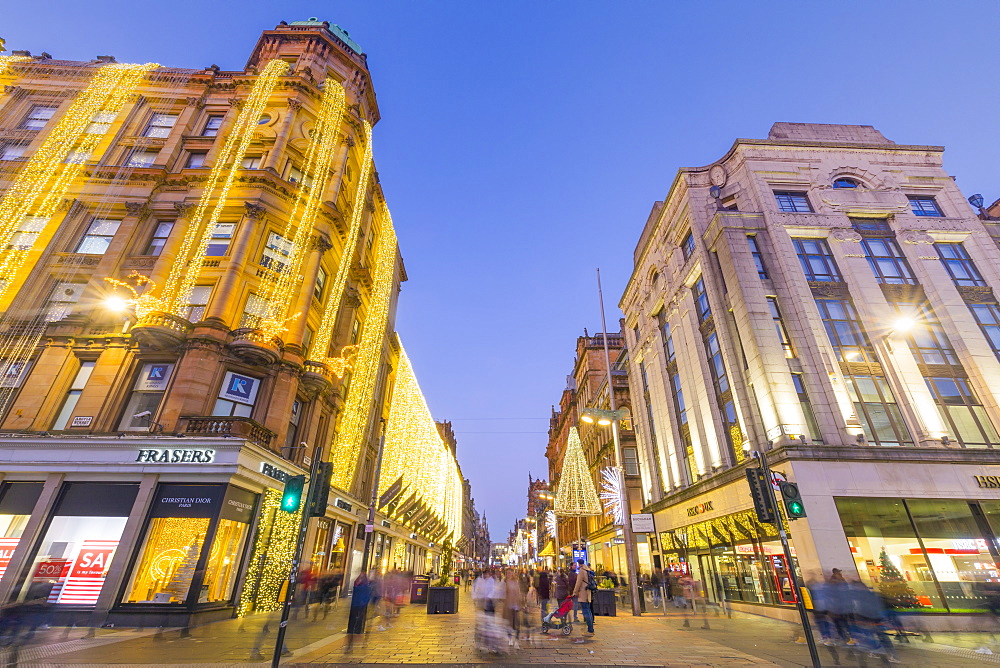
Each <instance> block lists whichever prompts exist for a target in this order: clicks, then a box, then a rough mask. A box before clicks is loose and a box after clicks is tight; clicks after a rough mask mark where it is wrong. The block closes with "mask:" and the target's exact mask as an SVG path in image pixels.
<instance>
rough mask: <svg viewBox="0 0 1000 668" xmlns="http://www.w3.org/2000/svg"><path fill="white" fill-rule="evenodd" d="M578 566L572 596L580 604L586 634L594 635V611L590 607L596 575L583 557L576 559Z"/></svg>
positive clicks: (595, 589)
mask: <svg viewBox="0 0 1000 668" xmlns="http://www.w3.org/2000/svg"><path fill="white" fill-rule="evenodd" d="M576 563H577V565H578V566H579V568H578V569H577V574H576V584H575V585H574V586H573V597H574V598H576V602H577V603H579V604H580V611H581V612H582V613H583V621H585V622H587V634H588V635H591V636H592V635H594V611H593V610H592V609H591V607H590V603H591V600H592V598H591V596H592V593H593V592H595V591H597V575H596V574H595V573H594V571H592V570H591V569H590V567H589V566H587V564H586V563H585V562H584V561H583V559H577V560H576Z"/></svg>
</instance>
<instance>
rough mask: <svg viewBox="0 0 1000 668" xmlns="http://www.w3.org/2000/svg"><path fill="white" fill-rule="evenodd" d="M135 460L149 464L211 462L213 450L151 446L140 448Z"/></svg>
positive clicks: (213, 458) (213, 457) (212, 460)
mask: <svg viewBox="0 0 1000 668" xmlns="http://www.w3.org/2000/svg"><path fill="white" fill-rule="evenodd" d="M135 461H137V462H146V463H149V464H211V463H212V462H214V461H215V450H203V449H200V448H199V449H193V448H185V449H177V450H168V449H162V450H161V449H159V448H151V449H147V450H140V451H139V453H138V454H137V455H136V458H135Z"/></svg>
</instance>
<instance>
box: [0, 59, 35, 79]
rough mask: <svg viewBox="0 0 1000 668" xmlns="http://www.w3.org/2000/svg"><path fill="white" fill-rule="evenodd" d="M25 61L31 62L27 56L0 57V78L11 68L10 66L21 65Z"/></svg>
mask: <svg viewBox="0 0 1000 668" xmlns="http://www.w3.org/2000/svg"><path fill="white" fill-rule="evenodd" d="M26 60H31V58H29V57H28V56H0V77H2V76H4V75H6V74H7V73H8V72H10V71H11V70H12V69H13V68H12V67H11V65H13V64H14V63H23V62H25V61H26Z"/></svg>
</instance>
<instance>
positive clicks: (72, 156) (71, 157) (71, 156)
mask: <svg viewBox="0 0 1000 668" xmlns="http://www.w3.org/2000/svg"><path fill="white" fill-rule="evenodd" d="M91 155H93V154H92V153H91V152H90V151H70V152H69V153H67V154H66V159H65V160H63V162H64V163H66V164H67V165H82V164H83V163H85V162H87V161H88V160H90V156H91Z"/></svg>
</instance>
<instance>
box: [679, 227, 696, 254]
mask: <svg viewBox="0 0 1000 668" xmlns="http://www.w3.org/2000/svg"><path fill="white" fill-rule="evenodd" d="M681 250H682V251H683V252H684V259H685V260H686V259H688V258H689V257H691V256H692V255H693V254H694V235H693V234H692V233H690V232H688V233H687V236H686V237H684V240H683V241H681Z"/></svg>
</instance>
